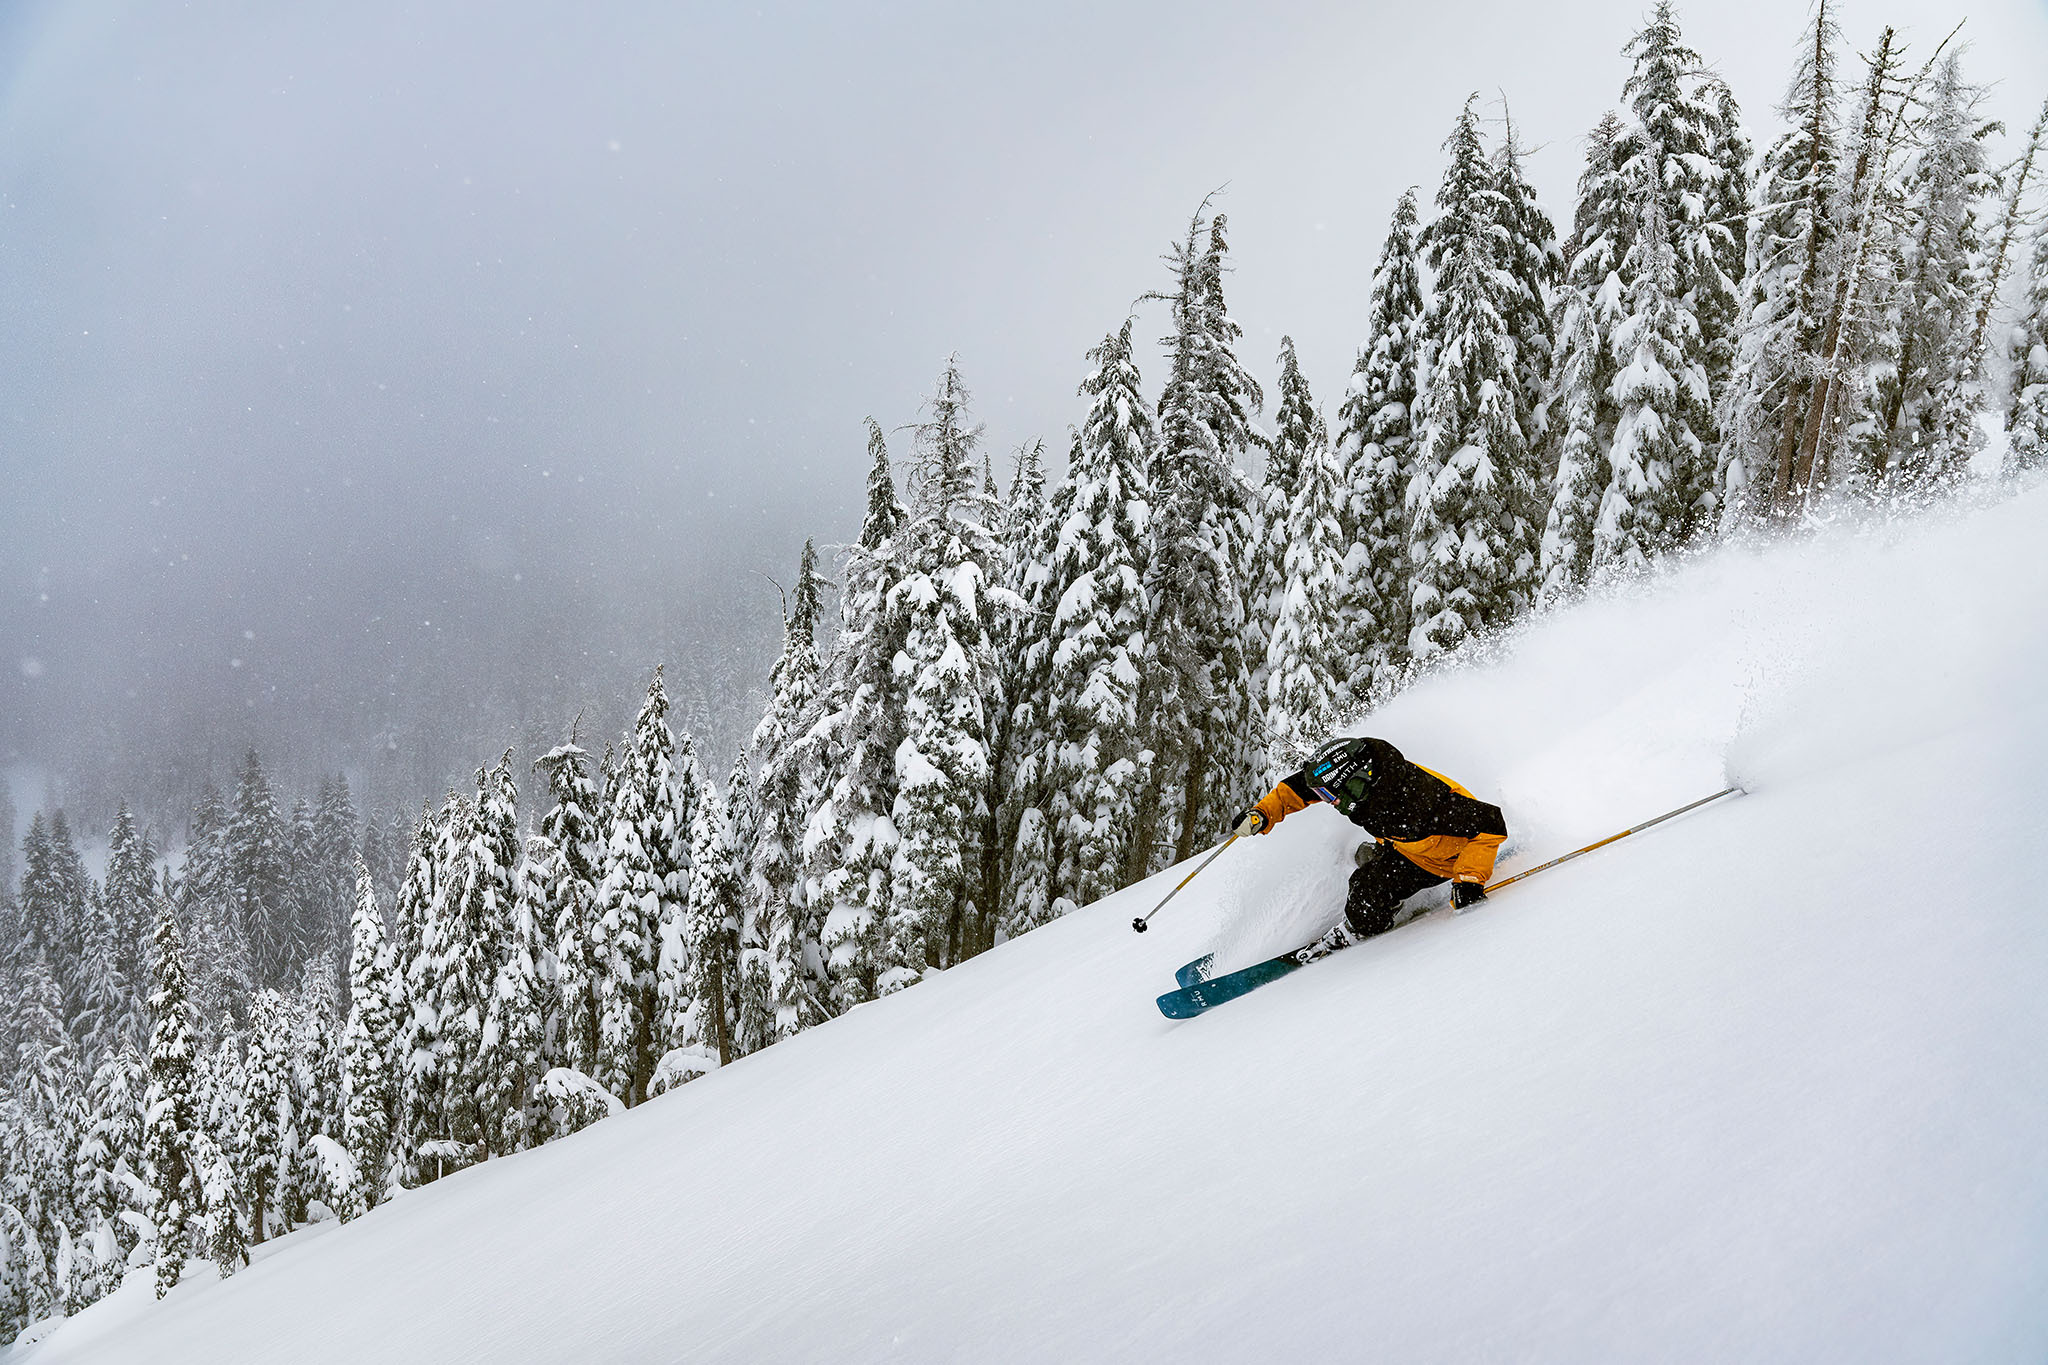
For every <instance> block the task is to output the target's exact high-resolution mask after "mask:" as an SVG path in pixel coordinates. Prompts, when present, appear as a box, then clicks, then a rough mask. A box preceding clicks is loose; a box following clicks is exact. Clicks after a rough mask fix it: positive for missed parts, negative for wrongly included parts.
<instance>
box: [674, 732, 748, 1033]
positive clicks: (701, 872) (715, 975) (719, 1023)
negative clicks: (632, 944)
mask: <svg viewBox="0 0 2048 1365" xmlns="http://www.w3.org/2000/svg"><path fill="white" fill-rule="evenodd" d="M744 777H745V770H744V768H742V769H740V770H738V772H736V774H735V778H736V782H737V783H743V782H744ZM742 852H743V850H742V849H740V848H739V847H738V846H737V838H736V832H735V830H734V828H733V822H732V817H731V814H730V812H729V810H728V808H727V806H726V803H725V801H724V800H722V799H721V798H720V797H719V794H718V789H717V788H715V787H713V786H711V785H710V784H709V783H706V784H705V786H704V793H703V798H702V799H701V800H700V801H698V803H697V811H696V815H695V816H694V817H693V819H692V820H691V823H690V903H689V913H688V917H687V918H686V919H685V921H684V944H683V946H684V952H685V957H684V960H685V962H687V964H688V968H689V972H690V989H689V996H690V998H691V1000H692V1001H694V1002H695V1007H696V1015H697V1022H696V1033H697V1036H698V1037H699V1038H700V1039H702V1040H703V1041H704V1042H705V1044H706V1045H708V1046H711V1047H714V1048H716V1049H717V1051H718V1062H719V1065H721V1066H723V1065H725V1064H726V1063H727V1062H730V1061H731V1060H732V1059H733V1055H734V1054H733V1017H732V1003H733V991H734V987H735V985H736V983H737V982H738V979H739V970H740V918H741V915H742V914H743V912H744V909H745V900H746V882H745V879H744V877H742V875H741V873H740V862H739V859H740V856H741V854H742Z"/></svg>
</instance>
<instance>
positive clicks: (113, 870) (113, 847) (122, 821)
mask: <svg viewBox="0 0 2048 1365" xmlns="http://www.w3.org/2000/svg"><path fill="white" fill-rule="evenodd" d="M155 863H156V851H155V850H154V849H152V848H151V847H150V846H149V840H148V839H147V838H146V837H144V835H143V834H142V832H141V831H140V830H138V829H137V828H136V826H135V817H134V816H133V815H131V814H129V812H128V803H127V802H125V801H124V802H122V803H120V805H119V806H118V807H116V809H115V812H114V828H113V831H112V833H111V834H110V835H109V837H108V843H107V876H106V882H105V884H104V886H103V887H102V895H103V896H104V898H105V900H106V908H107V915H108V918H109V919H110V920H111V921H112V924H111V929H112V934H113V940H114V950H115V955H114V969H115V971H116V973H117V974H118V975H119V976H120V979H121V980H123V981H125V982H130V983H139V982H141V981H142V979H143V977H144V975H145V974H146V973H147V970H148V965H147V962H146V961H145V955H144V953H143V945H144V943H146V942H147V941H148V938H149V931H150V927H151V926H152V925H154V924H155V923H156V891H157V884H156V869H155ZM142 994H143V992H141V991H137V992H136V993H135V1000H134V1010H135V1020H134V1024H133V1027H134V1029H135V1038H136V1041H137V1042H138V1043H139V1042H140V1040H141V1036H142V1029H143V1028H144V1027H146V1022H145V1019H144V1010H143V1005H142V1000H141V996H142Z"/></svg>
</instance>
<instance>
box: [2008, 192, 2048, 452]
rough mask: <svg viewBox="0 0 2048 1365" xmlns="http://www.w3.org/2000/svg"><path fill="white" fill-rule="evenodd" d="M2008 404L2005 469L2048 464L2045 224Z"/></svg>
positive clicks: (2018, 333) (2015, 345) (2037, 237)
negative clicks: (2007, 446) (2008, 442)
mask: <svg viewBox="0 0 2048 1365" xmlns="http://www.w3.org/2000/svg"><path fill="white" fill-rule="evenodd" d="M2012 351H2013V356H2012V409H2011V411H2010V413H2008V414H2007V417H2006V429H2007V431H2008V432H2009V433H2010V446H2009V449H2008V453H2007V455H2006V470H2007V472H2009V473H2019V472H2022V471H2026V470H2034V469H2039V468H2041V467H2042V466H2044V465H2048V227H2044V228H2043V229H2041V230H2040V231H2038V232H2036V233H2035V234H2034V255H2033V261H2032V263H2031V267H2030V269H2029V271H2028V275H2027V292H2026V301H2025V303H2024V304H2023V305H2022V307H2021V310H2020V321H2019V324H2018V325H2017V326H2016V327H2014V328H2013V335H2012Z"/></svg>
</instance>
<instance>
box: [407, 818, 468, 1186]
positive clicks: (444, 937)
mask: <svg viewBox="0 0 2048 1365" xmlns="http://www.w3.org/2000/svg"><path fill="white" fill-rule="evenodd" d="M474 818H475V816H474V813H473V809H472V807H471V804H470V802H469V801H468V800H467V799H466V798H464V797H462V796H460V795H459V794H457V793H456V792H455V791H453V790H450V791H449V792H448V794H447V796H446V798H445V799H444V800H443V801H442V803H441V808H440V809H439V810H438V811H434V812H432V814H431V815H430V816H428V817H426V818H424V819H423V820H422V822H421V828H420V830H419V833H418V842H417V843H416V844H415V847H414V850H413V858H412V861H411V862H410V863H409V864H408V867H409V871H408V873H407V875H406V884H405V886H404V887H402V888H401V889H400V891H399V897H398V910H399V913H398V915H397V917H396V918H397V920H398V924H397V926H396V930H397V935H398V936H395V937H394V942H403V941H404V937H403V936H409V937H410V938H411V940H412V941H411V943H410V944H409V945H407V947H406V950H405V951H404V953H403V955H402V956H403V961H404V964H405V991H406V998H407V1000H408V1001H409V1002H410V1005H411V1008H410V1010H409V1011H408V1012H407V1014H406V1016H405V1018H404V1019H403V1020H402V1021H401V1023H400V1026H399V1055H400V1057H401V1058H402V1059H403V1067H402V1070H401V1073H400V1080H399V1087H400V1090H399V1093H400V1102H399V1112H400V1114H401V1116H402V1119H401V1132H402V1134H403V1138H402V1142H401V1145H400V1150H401V1152H402V1153H403V1157H404V1166H405V1179H406V1182H407V1183H408V1184H417V1183H421V1182H424V1181H427V1180H431V1179H436V1178H438V1177H439V1176H440V1175H442V1174H445V1173H446V1171H447V1162H448V1159H449V1157H448V1153H447V1151H446V1149H445V1148H442V1149H438V1150H439V1155H433V1156H430V1155H429V1147H430V1145H432V1144H436V1143H446V1142H450V1141H452V1140H453V1139H454V1135H453V1133H452V1132H451V1131H450V1123H449V1119H448V1110H449V1106H450V1105H451V1103H454V1104H459V1102H460V1101H459V1097H457V1096H456V1095H455V1094H454V1093H453V1092H454V1087H455V1082H456V1077H455V1075H454V1074H453V1073H454V1071H455V1069H456V1065H457V1059H456V1058H455V1057H454V1056H452V1055H451V1054H452V1052H453V1050H454V1049H455V1048H458V1047H460V1046H461V1045H462V1043H463V1042H465V1041H470V1040H471V1039H472V1038H473V1034H472V1033H471V1031H470V1030H468V1029H466V1028H464V1027H463V1024H464V1022H465V1019H464V1016H465V1013H466V1012H467V1011H468V1010H469V1009H471V1008H472V1007H473V1006H474V1003H475V1000H476V994H475V991H474V987H473V985H472V984H471V983H470V982H468V981H466V980H463V979H461V978H459V977H458V976H456V975H455V974H454V973H455V972H456V971H457V970H459V968H460V967H461V966H462V965H463V963H464V961H465V960H466V959H465V957H464V955H463V953H462V946H463V942H462V937H461V925H460V920H459V916H458V914H457V905H458V888H459V886H460V882H461V879H462V868H461V866H460V852H461V849H462V847H463V844H464V842H465V835H466V832H467V830H468V827H469V826H470V824H471V823H473V821H474ZM475 1017H476V1019H477V1022H478V1023H479V1024H481V1022H482V1016H481V1010H480V1009H479V1010H478V1013H477V1015H476V1016H475ZM451 1021H452V1022H453V1023H454V1024H455V1026H456V1028H457V1030H458V1033H457V1036H456V1037H455V1038H453V1039H450V1038H444V1037H443V1030H444V1029H446V1028H447V1027H448V1026H449V1024H450V1023H451Z"/></svg>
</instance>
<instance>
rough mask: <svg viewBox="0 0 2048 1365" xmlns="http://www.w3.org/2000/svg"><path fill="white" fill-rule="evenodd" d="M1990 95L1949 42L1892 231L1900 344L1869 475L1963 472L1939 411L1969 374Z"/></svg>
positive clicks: (1879, 403) (1879, 395)
mask: <svg viewBox="0 0 2048 1365" xmlns="http://www.w3.org/2000/svg"><path fill="white" fill-rule="evenodd" d="M1983 98H1984V91H1983V90H1982V88H1981V87H1977V86H1972V85H1970V84H1968V83H1967V82H1965V81H1964V80H1963V77H1962V65H1961V60H1960V56H1959V54H1957V53H1955V52H1950V53H1949V54H1948V56H1947V57H1946V58H1945V59H1943V61H1942V63H1941V65H1940V67H1939V69H1938V74H1937V76H1936V79H1935V81H1934V84H1933V88H1932V89H1931V90H1930V91H1929V92H1928V100H1927V109H1926V113H1925V115H1924V116H1923V118H1922V119H1921V122H1920V131H1919V138H1918V141H1919V144H1920V145H1919V147H1918V149H1917V154H1916V156H1915V157H1914V162H1913V165H1912V166H1911V168H1910V170H1909V171H1908V173H1907V176H1906V182H1905V186H1904V189H1905V195H1904V202H1903V203H1902V204H1901V206H1900V207H1901V210H1902V212H1903V215H1904V226H1905V229H1906V230H1904V231H1902V232H1899V233H1898V234H1897V235H1896V237H1895V245H1894V251H1895V260H1894V262H1893V264H1892V269H1891V274H1892V276H1893V278H1894V279H1896V280H1897V281H1898V284H1899V287H1898V288H1897V289H1895V290H1892V291H1889V293H1888V297H1887V298H1886V299H1885V308H1884V312H1885V314H1886V316H1885V322H1886V324H1887V325H1888V330H1889V332H1890V336H1889V337H1888V338H1887V339H1888V340H1891V341H1892V343H1893V344H1892V347H1891V348H1890V349H1891V350H1892V352H1893V354H1892V355H1891V356H1889V357H1888V359H1889V360H1890V364H1889V365H1887V366H1886V367H1885V368H1884V370H1883V371H1882V372H1880V373H1879V374H1878V376H1877V383H1876V385H1875V387H1876V390H1877V392H1876V395H1875V398H1876V403H1875V407H1876V409H1877V412H1878V416H1879V420H1878V421H1877V423H1876V424H1875V429H1874V430H1873V431H1872V432H1871V433H1870V437H1869V439H1868V440H1867V441H1866V442H1865V443H1864V445H1865V449H1866V453H1865V455H1864V457H1863V465H1864V469H1863V476H1864V477H1865V478H1866V479H1868V480H1871V481H1872V482H1875V481H1877V480H1880V479H1882V478H1884V477H1886V476H1887V475H1888V474H1889V475H1895V476H1896V477H1897V478H1898V479H1900V480H1902V481H1904V482H1906V483H1908V484H1926V483H1928V482H1930V481H1935V480H1940V479H1944V478H1948V477H1952V476H1953V475H1954V474H1955V473H1956V472H1957V471H1956V469H1955V468H1954V467H1953V464H1952V461H1951V459H1950V458H1949V457H1951V456H1953V455H1954V454H1956V453H1958V452H1956V451H1954V450H1953V449H1952V448H1951V447H1949V445H1948V443H1947V442H1946V441H1945V440H1944V439H1943V437H1944V435H1945V433H1944V431H1943V429H1942V419H1943V416H1944V413H1945V412H1946V410H1947V407H1948V405H1949V404H1950V403H1951V402H1952V401H1954V400H1955V398H1956V393H1955V391H1956V390H1957V389H1958V388H1960V387H1962V386H1963V385H1966V384H1967V383H1969V382H1970V379H1971V377H1972V376H1968V375H1967V371H1968V369H1969V367H1970V361H1971V357H1970V355H1969V347H1970V320H1971V313H1972V310H1973V305H1974V304H1975V302H1976V296H1977V290H1978V277H1979V273H1980V270H1981V262H1980V257H1981V254H1982V250H1983V245H1984V244H1983V242H1982V241H1981V233H1980V231H1979V222H1978V218H1979V208H1980V205H1981V203H1982V202H1983V201H1984V200H1985V199H1986V198H1987V197H1988V195H1989V193H1990V191H1991V188H1992V175H1991V169H1990V157H1989V156H1988V155H1987V153H1986V150H1985V145H1984V143H1985V138H1986V136H1987V135H1988V134H1989V133H1990V132H1991V131H1992V129H1993V128H1994V127H1995V126H1996V125H1992V124H1987V123H1985V122H1984V121H1983V120H1982V119H1981V118H1980V117H1979V116H1978V114H1977V108H1978V106H1979V105H1981V103H1982V102H1983ZM1961 453H1963V454H1967V451H1964V452H1961Z"/></svg>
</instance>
